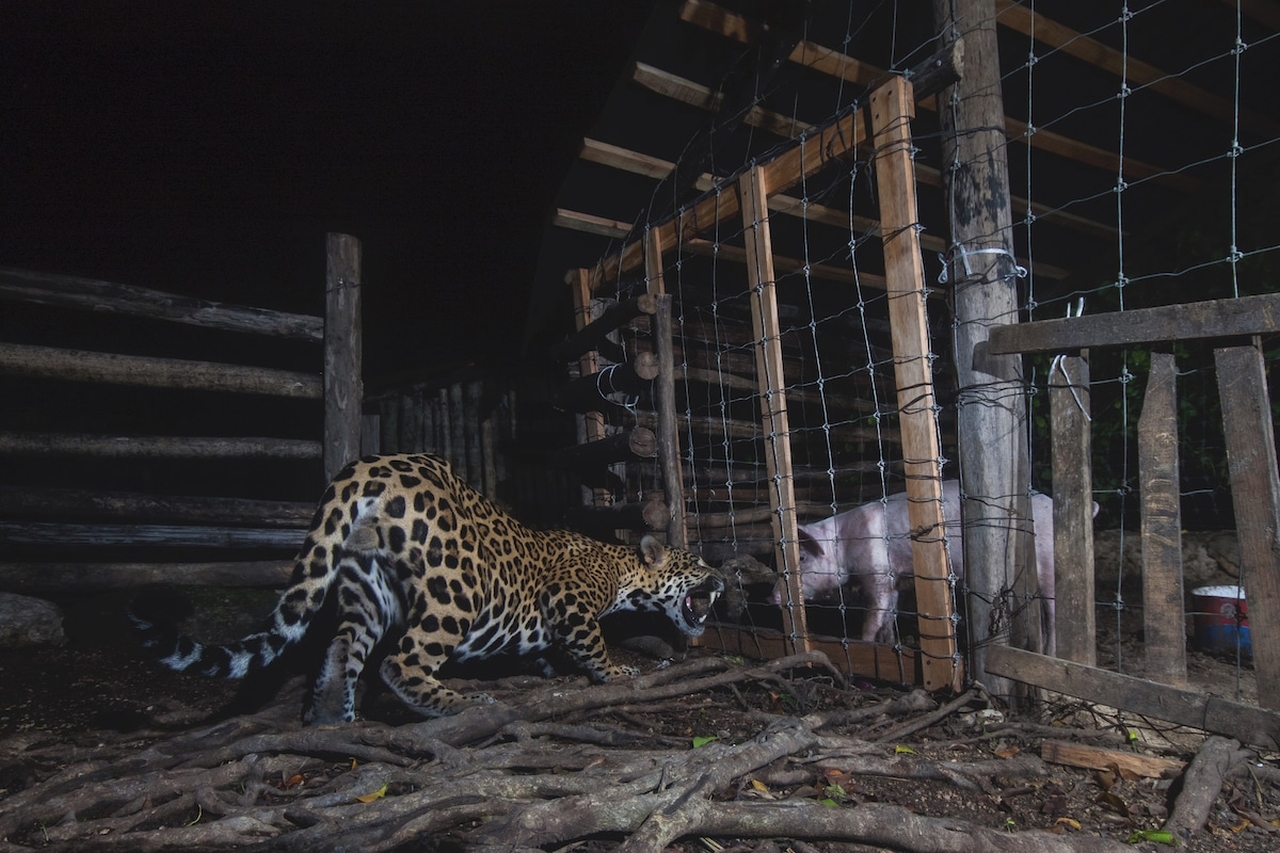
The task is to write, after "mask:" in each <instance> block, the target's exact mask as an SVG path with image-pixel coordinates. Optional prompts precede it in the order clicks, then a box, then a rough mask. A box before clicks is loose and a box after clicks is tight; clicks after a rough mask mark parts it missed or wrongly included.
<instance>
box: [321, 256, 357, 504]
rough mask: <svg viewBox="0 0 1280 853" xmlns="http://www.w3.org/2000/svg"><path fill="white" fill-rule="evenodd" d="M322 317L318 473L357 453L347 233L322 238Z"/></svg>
mask: <svg viewBox="0 0 1280 853" xmlns="http://www.w3.org/2000/svg"><path fill="white" fill-rule="evenodd" d="M325 246H326V269H325V286H324V295H325V312H324V316H325V320H324V476H325V481H326V482H328V481H329V480H331V479H333V477H334V475H335V474H337V473H338V472H339V471H340V470H342V468H343V467H345V466H346V465H347V464H348V463H350V462H354V461H355V460H357V459H359V458H360V415H361V413H362V412H363V410H364V367H363V365H364V329H363V327H362V325H361V310H360V305H361V300H360V282H361V280H362V279H361V267H360V258H361V249H360V241H359V240H357V239H356V238H355V237H352V236H351V235H350V234H332V233H331V234H329V235H328V236H327V237H326V242H325Z"/></svg>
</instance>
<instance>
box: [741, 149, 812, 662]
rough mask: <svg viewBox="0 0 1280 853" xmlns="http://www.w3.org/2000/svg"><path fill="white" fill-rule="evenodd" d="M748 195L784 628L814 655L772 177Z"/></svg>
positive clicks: (793, 644) (759, 171) (746, 188)
mask: <svg viewBox="0 0 1280 853" xmlns="http://www.w3.org/2000/svg"><path fill="white" fill-rule="evenodd" d="M738 192H739V193H740V194H741V196H742V228H743V239H744V241H745V242H746V247H747V248H746V251H747V281H748V284H749V285H750V290H749V292H750V299H751V331H752V335H753V337H754V339H755V353H756V380H757V382H758V383H759V389H760V415H761V429H762V431H763V432H764V438H765V451H764V454H765V467H766V469H767V470H768V472H769V479H770V481H772V483H773V489H771V490H770V492H769V504H770V508H771V509H772V510H773V512H772V513H771V514H770V516H769V517H770V521H771V523H772V525H773V534H774V541H775V542H777V548H776V551H775V562H774V565H775V566H776V567H777V570H778V574H779V575H780V576H781V577H782V578H783V579H784V581H785V583H786V586H787V592H788V595H787V600H786V601H784V602H783V606H782V623H783V628H784V631H785V633H786V634H787V637H788V645H789V647H790V649H791V653H792V654H795V653H799V652H807V651H808V650H809V629H808V627H807V625H806V624H805V612H804V591H803V588H802V586H801V583H800V535H799V533H798V524H797V520H796V493H795V479H794V476H793V472H792V464H791V425H790V419H789V415H788V413H787V382H786V379H785V377H784V376H783V372H782V330H781V328H780V325H779V322H778V293H777V278H776V276H775V274H774V269H773V243H772V240H771V238H770V230H769V206H768V194H769V183H768V173H767V172H766V171H765V169H764V168H763V167H759V166H757V167H755V168H753V169H750V170H748V171H747V172H745V173H744V174H743V175H742V177H741V178H740V179H739V181H738Z"/></svg>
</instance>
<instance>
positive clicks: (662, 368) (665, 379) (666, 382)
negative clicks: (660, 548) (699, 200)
mask: <svg viewBox="0 0 1280 853" xmlns="http://www.w3.org/2000/svg"><path fill="white" fill-rule="evenodd" d="M650 250H651V254H650V257H649V258H648V262H647V272H648V275H649V289H650V293H651V294H655V295H656V297H657V302H658V311H657V314H656V315H655V317H654V321H655V322H654V324H653V337H654V348H655V349H656V350H657V351H658V377H657V379H656V380H655V384H654V389H655V391H656V393H655V399H654V408H655V409H656V410H657V416H658V433H657V440H658V464H659V466H661V469H662V492H663V496H664V497H665V498H666V502H667V507H668V508H669V509H670V511H671V516H670V518H669V519H668V520H667V542H669V543H671V544H672V545H675V546H677V547H679V548H684V547H687V546H688V543H689V535H688V532H687V530H686V529H685V517H684V474H683V473H682V471H681V466H680V435H679V432H678V430H679V421H678V420H677V416H676V368H675V334H676V331H675V321H674V318H673V317H672V310H673V309H672V298H671V294H669V293H665V292H664V286H663V281H662V254H661V252H659V251H658V249H657V243H656V242H654V243H652V244H651V245H650Z"/></svg>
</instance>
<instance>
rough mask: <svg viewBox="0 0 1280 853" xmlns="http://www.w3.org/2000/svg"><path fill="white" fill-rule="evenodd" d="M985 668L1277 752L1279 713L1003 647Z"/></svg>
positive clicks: (995, 649) (991, 653)
mask: <svg viewBox="0 0 1280 853" xmlns="http://www.w3.org/2000/svg"><path fill="white" fill-rule="evenodd" d="M1250 616H1252V613H1250ZM987 669H988V670H989V671H990V672H993V673H995V674H997V675H1001V676H1004V677H1006V678H1012V679H1016V680H1017V681H1021V682H1023V683H1024V684H1031V685H1034V686H1036V687H1043V688H1044V689H1046V690H1052V691H1054V692H1056V693H1065V694H1067V695H1068V696H1076V697H1078V698H1080V699H1084V700H1086V701H1088V702H1096V703H1098V704H1100V705H1110V706H1111V707H1112V708H1121V709H1123V710H1126V711H1133V712H1134V713H1136V714H1141V715H1143V716H1145V717H1154V718H1155V719H1157V720H1167V721H1169V722H1171V723H1177V724H1179V725H1183V726H1195V727H1196V728H1199V729H1204V730H1206V731H1210V732H1213V733H1215V734H1222V735H1227V736H1229V737H1233V738H1236V739H1237V740H1239V741H1242V742H1244V743H1249V744H1254V745H1257V746H1261V747H1264V748H1266V749H1277V748H1280V713H1276V712H1275V711H1268V710H1265V709H1262V708H1255V707H1254V706H1252V705H1245V704H1244V703H1242V702H1232V701H1230V700H1228V699H1221V698H1219V697H1217V696H1212V695H1210V694H1208V693H1206V692H1204V691H1199V690H1184V689H1183V688H1180V687H1172V686H1170V685H1167V684H1158V683H1156V682H1154V681H1147V680H1146V679H1143V678H1135V677H1134V676H1132V675H1121V674H1120V673H1116V672H1110V671H1108V670H1105V669H1097V668H1095V667H1091V666H1085V665H1084V664H1079V663H1072V662H1070V661H1065V660H1058V659H1057V658H1051V657H1046V656H1044V655H1038V654H1036V653H1034V652H1028V651H1025V650H1023V649H1014V648H1010V647H1009V646H992V647H991V648H990V649H989V650H988V652H987ZM1259 687H1261V680H1259Z"/></svg>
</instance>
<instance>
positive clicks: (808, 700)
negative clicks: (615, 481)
mask: <svg viewBox="0 0 1280 853" xmlns="http://www.w3.org/2000/svg"><path fill="white" fill-rule="evenodd" d="M85 612H94V609H93V608H90V609H89V610H87V611H85ZM69 615H70V617H71V618H69V620H68V624H69V628H70V630H69V642H68V644H67V645H66V646H64V647H61V648H41V649H31V650H22V651H4V652H0V684H3V689H2V691H0V816H2V815H3V814H4V812H5V811H6V800H10V799H11V798H13V797H15V796H17V795H19V794H20V793H21V792H22V791H24V790H25V789H27V788H29V787H31V786H33V785H37V784H39V783H41V782H42V781H43V780H47V779H49V778H50V777H51V776H53V775H54V774H56V773H58V772H59V770H60V765H59V762H58V761H57V760H56V758H54V757H53V756H56V755H57V754H58V748H59V747H60V745H64V744H65V745H67V746H68V748H72V747H74V748H77V749H76V750H75V752H76V754H77V756H78V760H84V756H85V755H86V750H87V751H88V753H87V754H89V755H92V753H93V750H95V749H98V748H102V749H106V748H107V747H108V746H110V747H112V748H115V749H118V748H119V747H120V746H121V745H131V744H136V745H137V748H138V749H139V750H141V749H144V748H145V747H146V746H147V745H148V744H149V743H153V742H155V741H156V740H157V739H159V738H162V737H165V736H167V733H172V732H174V731H181V730H183V729H184V728H192V727H195V726H197V725H199V724H200V722H201V721H202V720H203V719H204V718H205V717H206V716H207V715H208V713H209V712H211V711H213V710H216V709H218V708H221V707H223V706H225V705H226V704H227V703H228V702H230V701H231V700H232V699H233V697H234V696H235V693H236V689H235V685H232V684H228V683H225V682H217V681H210V680H204V679H201V678H198V677H193V676H188V675H178V674H176V673H171V672H168V671H166V670H163V669H162V668H160V667H158V666H157V665H156V664H154V663H152V662H151V661H148V660H147V659H145V657H144V656H143V655H141V654H140V653H139V651H138V649H137V648H136V646H135V645H134V643H133V640H132V637H131V635H130V634H129V632H128V630H127V626H126V625H125V624H124V623H123V621H122V620H116V621H112V620H107V621H106V622H105V623H104V622H98V621H94V620H92V619H88V618H87V617H86V618H84V619H81V618H80V615H77V613H76V612H74V611H73V612H72V613H71V614H69ZM81 615H83V614H81ZM77 625H78V627H77ZM1103 629H1104V632H1105V630H1106V626H1103ZM1111 639H1112V640H1114V635H1113V636H1112V637H1111ZM1103 647H1104V648H1108V647H1110V648H1119V649H1120V653H1121V654H1122V655H1124V656H1127V657H1128V661H1127V664H1128V665H1129V667H1132V666H1134V665H1137V666H1138V667H1139V668H1140V649H1141V646H1140V643H1139V642H1138V641H1137V640H1136V639H1135V638H1134V637H1133V636H1132V635H1125V639H1124V641H1123V642H1122V643H1120V644H1119V646H1114V644H1113V645H1112V646H1107V645H1106V644H1105V643H1104V646H1103ZM699 654H700V653H699V652H698V651H696V650H695V651H694V652H693V655H694V656H698V655H699ZM1105 656H1106V655H1105V654H1104V657H1105ZM631 661H632V662H635V663H638V664H639V665H641V666H642V667H644V668H651V667H652V666H653V665H654V662H653V661H652V660H645V659H638V658H634V657H633V658H631ZM1190 665H1191V669H1192V672H1193V678H1195V679H1199V680H1200V681H1201V683H1202V684H1204V689H1206V690H1212V692H1215V693H1218V694H1219V695H1224V696H1230V697H1234V696H1235V695H1237V694H1238V695H1240V697H1241V698H1242V699H1244V700H1245V701H1251V699H1250V696H1249V693H1250V691H1251V690H1252V671H1251V670H1250V669H1248V668H1247V667H1246V668H1245V669H1243V670H1241V671H1240V672H1239V673H1237V671H1236V670H1235V668H1234V667H1232V666H1230V665H1229V664H1227V663H1224V662H1223V661H1218V660H1214V659H1211V658H1207V657H1205V656H1202V655H1195V654H1193V655H1192V656H1191V664H1190ZM535 681H537V680H535ZM563 681H564V684H565V685H566V688H572V689H578V688H579V687H581V688H583V689H585V682H583V681H582V680H581V679H574V678H569V677H566V678H564V679H563ZM527 683H529V681H528V680H526V681H510V680H508V681H496V682H493V684H492V685H491V686H489V687H488V688H487V689H488V690H489V692H491V693H493V694H494V695H495V697H496V698H498V699H499V700H500V701H502V700H503V699H504V698H505V697H506V696H508V695H513V694H515V693H517V692H518V691H520V690H521V689H522V688H521V686H520V685H521V684H527ZM301 685H302V682H301V680H300V679H294V681H293V682H291V683H290V684H289V685H288V686H287V687H286V688H285V689H284V690H282V691H281V692H280V693H279V695H278V696H277V697H276V698H275V699H273V700H271V703H274V704H275V705H278V706H279V707H280V718H281V719H283V720H286V721H288V720H289V719H290V718H293V719H296V714H297V711H298V710H299V709H300V704H299V703H300V697H301V692H302V686H301ZM905 692H906V691H905V689H903V688H899V687H894V686H886V685H873V684H869V683H866V682H858V681H856V680H855V681H854V682H853V683H852V684H849V685H841V684H839V683H837V681H836V680H835V679H834V678H833V677H832V676H831V675H830V674H827V673H824V672H821V671H813V670H806V671H802V672H800V671H798V672H793V673H786V674H780V675H779V676H777V677H770V678H764V679H757V680H751V681H745V682H743V683H740V684H737V685H730V686H726V687H724V688H719V689H715V690H712V691H707V692H699V693H695V694H692V695H685V696H679V697H676V698H672V699H669V700H666V701H663V702H660V703H650V704H648V705H634V704H632V705H624V706H614V707H611V708H608V709H606V710H605V711H604V712H602V713H601V714H598V715H596V716H594V717H593V718H592V719H593V722H594V723H597V724H607V725H608V726H610V727H613V728H616V729H619V730H624V731H626V732H628V733H631V734H638V735H642V736H643V737H645V738H649V739H651V740H652V742H653V744H654V745H655V747H657V746H662V747H664V748H669V747H670V746H671V745H672V744H690V743H692V741H693V739H694V738H699V739H705V738H711V739H715V740H717V741H719V742H722V743H734V744H737V743H743V742H746V741H749V740H750V739H751V738H753V737H755V736H756V735H758V734H759V733H760V732H761V730H762V729H763V728H764V722H762V721H764V720H766V719H776V718H778V717H782V716H786V715H806V714H814V713H830V712H841V713H843V712H852V711H855V710H856V709H859V708H867V707H871V706H875V705H877V703H882V702H885V701H886V700H889V699H893V698H895V697H902V696H903V695H904V693H905ZM938 698H939V700H940V701H946V700H947V699H948V698H950V697H938ZM271 703H268V704H269V706H270V705H271ZM368 708H369V711H370V715H371V716H374V717H379V716H380V717H381V718H382V719H384V720H385V721H386V722H389V723H392V724H399V723H404V722H411V721H412V720H415V719H417V718H416V717H412V716H411V715H407V712H405V711H404V710H403V709H401V708H400V707H399V706H398V705H396V704H395V703H394V702H392V701H390V697H387V696H376V695H375V696H373V697H372V698H370V700H369V702H368ZM568 722H571V721H568ZM904 722H908V723H909V722H910V718H909V717H907V718H903V717H892V716H884V715H881V716H878V717H871V718H869V719H865V720H861V721H859V722H858V723H857V724H856V725H850V726H844V727H841V726H835V727H834V728H833V729H832V731H833V732H834V733H835V734H837V735H839V736H840V737H845V738H856V739H860V740H861V741H866V742H868V743H871V744H875V746H874V747H872V748H871V749H872V752H873V753H876V754H879V755H881V756H883V757H884V758H885V759H889V760H893V761H898V762H905V763H912V762H984V761H987V762H989V761H994V762H1001V761H1007V762H1013V761H1015V759H1019V757H1021V758H1031V759H1032V760H1035V761H1038V760H1039V759H1038V758H1036V757H1037V756H1039V755H1040V754H1041V749H1042V746H1043V743H1044V742H1045V741H1046V740H1057V741H1069V742H1075V743H1083V744H1087V745H1092V746H1098V747H1105V748H1110V749H1121V750H1127V751H1133V752H1138V753H1141V754H1145V755H1152V756H1160V757H1165V758H1171V759H1176V760H1179V761H1188V760H1190V759H1191V758H1192V757H1193V755H1194V754H1195V751H1196V750H1197V749H1198V748H1199V746H1200V744H1201V743H1203V741H1204V737H1205V736H1204V733H1201V732H1195V731H1190V730H1184V729H1176V728H1174V727H1171V726H1167V725H1164V724H1161V723H1159V722H1156V721H1143V720H1137V719H1133V718H1131V717H1129V716H1126V715H1124V714H1122V713H1118V712H1115V711H1108V710H1106V709H1099V708H1095V707H1090V706H1087V705H1085V704H1083V703H1079V702H1073V701H1069V700H1061V701H1057V702H1053V703H1050V704H1048V705H1047V706H1045V707H1043V708H1040V709H1038V710H1037V711H1036V712H1035V713H1033V714H1031V715H1027V716H1022V717H1017V718H1013V717H1009V716H1008V715H1006V714H1004V713H1002V712H1001V711H1000V709H995V708H990V707H989V706H988V704H987V703H985V702H984V701H981V700H980V699H976V700H975V701H973V702H971V703H969V704H967V705H966V706H964V707H961V708H957V709H955V711H954V713H951V714H949V715H947V716H946V717H944V718H943V719H940V720H939V721H937V722H936V723H934V724H931V725H927V726H925V727H923V728H921V729H920V730H918V731H911V732H910V733H907V734H903V735H902V736H900V737H897V736H893V735H892V730H893V729H894V727H897V726H901V725H903V724H904ZM289 725H293V723H292V722H290V723H289ZM1129 732H1139V736H1138V739H1137V740H1136V741H1133V742H1130V740H1129V736H1128V733H1129ZM886 734H889V738H888V739H887V740H881V738H882V737H883V736H885V735H886ZM1260 763H1261V764H1262V765H1264V766H1267V767H1270V768H1271V770H1272V772H1275V771H1276V769H1277V768H1280V762H1277V756H1276V755H1274V754H1273V755H1266V756H1262V757H1261V761H1260ZM353 765H354V762H353ZM1012 766H1013V764H1010V767H1012ZM767 771H768V768H766V770H765V771H762V772H758V773H755V774H753V775H752V776H751V777H750V778H742V779H739V780H738V781H737V782H736V783H735V784H734V785H732V786H730V787H729V788H726V789H723V790H720V791H718V792H716V794H715V796H714V799H716V800H717V801H724V802H734V801H742V800H744V799H746V800H750V799H770V800H778V801H788V800H791V799H793V798H807V799H811V800H817V801H825V802H826V803H827V804H828V805H830V806H832V807H833V808H840V809H848V808H854V807H856V806H858V805H860V804H865V803H893V804H897V805H900V806H904V807H906V809H908V810H909V811H910V812H912V813H914V814H917V815H926V816H932V817H938V818H957V819H963V820H965V821H968V822H970V823H972V824H974V825H976V826H980V827H987V828H991V829H995V830H999V831H1001V832H1009V833H1013V832H1018V831H1022V830H1033V829H1038V830H1043V831H1046V832H1050V833H1059V834H1062V835H1065V836H1071V835H1074V834H1079V833H1083V834H1092V835H1102V836H1105V837H1109V838H1114V839H1119V840H1121V841H1123V840H1126V839H1128V838H1129V837H1130V836H1131V834H1132V833H1134V832H1135V831H1137V830H1146V829H1158V828H1159V827H1160V826H1161V825H1162V823H1163V821H1164V819H1165V818H1166V817H1167V815H1168V810H1169V801H1170V797H1171V787H1173V789H1174V793H1176V784H1175V783H1174V781H1173V780H1172V779H1170V778H1163V779H1156V778H1141V777H1127V776H1125V775H1123V774H1121V775H1119V776H1117V775H1115V774H1110V778H1108V774H1107V773H1098V772H1094V771H1090V770H1084V769H1079V768H1075V767H1068V766H1065V765H1062V764H1054V763H1049V762H1046V763H1044V765H1043V770H1042V771H1040V772H1037V773H1036V774H1034V775H1033V776H1032V777H1031V778H1030V779H1027V778H1025V777H1017V778H1015V775H1016V774H1012V773H1011V774H1010V777H1009V778H1007V779H1005V778H1002V776H1001V774H1000V773H999V772H994V773H992V774H991V775H990V777H989V780H988V781H987V782H986V783H984V784H983V785H981V786H976V787H971V786H964V785H957V784H953V783H952V782H950V781H947V780H946V779H929V780H922V779H919V778H905V777H895V776H894V775H892V774H889V775H879V774H871V773H863V774H852V773H848V772H842V770H841V768H840V766H839V765H838V762H836V763H835V764H833V763H832V762H831V761H827V762H824V763H823V764H822V765H820V766H819V765H814V766H813V767H812V768H811V770H808V771H806V770H800V771H798V772H797V771H795V770H794V769H792V770H790V771H788V772H786V773H783V772H781V771H778V772H776V773H774V774H772V775H771V774H770V773H769V772H767ZM308 772H311V773H314V774H315V775H316V776H317V777H322V778H323V779H324V780H325V781H331V780H332V777H336V776H339V775H341V774H342V773H344V772H347V768H345V767H343V766H337V765H333V764H332V763H330V764H329V765H323V766H317V767H315V768H313V769H312V770H311V771H308ZM200 818H201V816H200V815H199V814H194V815H192V817H191V819H193V820H199V819H200ZM206 819H207V818H206ZM452 837H453V836H452V835H451V834H449V833H444V834H439V835H436V836H433V837H432V839H430V841H431V842H432V843H430V844H426V843H422V844H419V845H418V846H415V847H414V848H413V849H427V850H429V849H466V848H465V845H462V844H460V843H459V842H456V840H455V841H450V839H451V838H452ZM48 838H49V835H48V831H47V829H43V828H41V827H36V826H34V825H33V826H30V827H27V829H26V831H24V832H20V833H17V834H15V835H11V836H10V837H9V838H7V839H6V840H0V849H3V850H21V849H39V848H41V847H43V846H44V844H45V841H47V839H48ZM420 841H421V842H426V841H427V839H420ZM620 841H621V839H619V838H616V837H612V838H611V837H607V836H606V837H601V838H593V839H590V840H587V841H583V842H579V843H578V844H576V845H575V846H573V848H572V849H575V850H586V851H591V850H602V851H603V850H614V849H616V847H617V846H618V844H619V842H620ZM1137 846H1138V849H1150V850H1155V849H1162V847H1161V845H1159V844H1157V843H1155V842H1151V841H1142V842H1139V843H1138V845H1137ZM1182 846H1183V847H1184V849H1187V850H1190V851H1192V852H1193V853H1209V851H1242V853H1270V851H1275V850H1277V849H1280V785H1278V784H1277V783H1276V782H1275V781H1270V782H1269V781H1267V780H1266V778H1265V777H1264V778H1263V779H1259V778H1258V777H1256V776H1254V777H1250V776H1248V775H1246V776H1244V777H1240V778H1235V779H1232V780H1229V781H1228V782H1226V783H1225V784H1224V785H1223V789H1222V792H1221V794H1220V795H1219V796H1218V798H1217V800H1216V801H1215V803H1214V805H1213V808H1212V810H1211V811H1210V815H1209V821H1208V825H1207V827H1206V829H1205V830H1204V831H1203V832H1201V833H1199V834H1198V835H1197V836H1195V837H1194V838H1193V839H1192V841H1191V843H1190V844H1187V845H1182ZM61 849H74V848H67V847H65V846H64V847H62V848H61ZM668 849H670V850H684V851H694V850H698V851H708V853H723V851H725V850H731V851H746V850H760V851H762V853H772V851H774V850H781V851H786V850H794V851H796V853H812V851H822V852H823V853H838V851H870V850H881V849H884V850H888V849H895V848H893V847H878V846H867V845H859V844H853V843H849V842H837V841H823V840H813V839H810V840H808V841H804V840H800V839H794V838H787V837H778V838H774V839H769V840H761V839H758V838H739V837H722V838H698V839H685V840H682V841H679V842H677V843H676V844H675V845H673V846H671V847H669V848H668Z"/></svg>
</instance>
